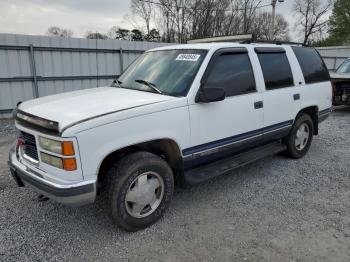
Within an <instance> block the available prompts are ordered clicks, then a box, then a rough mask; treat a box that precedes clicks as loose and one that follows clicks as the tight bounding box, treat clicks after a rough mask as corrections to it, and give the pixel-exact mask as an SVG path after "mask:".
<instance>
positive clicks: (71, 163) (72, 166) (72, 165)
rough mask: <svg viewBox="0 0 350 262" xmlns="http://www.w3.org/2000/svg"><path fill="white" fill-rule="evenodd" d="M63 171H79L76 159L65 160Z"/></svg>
mask: <svg viewBox="0 0 350 262" xmlns="http://www.w3.org/2000/svg"><path fill="white" fill-rule="evenodd" d="M63 169H64V170H67V171H74V170H77V162H76V161H75V158H63Z"/></svg>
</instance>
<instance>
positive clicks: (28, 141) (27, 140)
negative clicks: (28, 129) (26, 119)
mask: <svg viewBox="0 0 350 262" xmlns="http://www.w3.org/2000/svg"><path fill="white" fill-rule="evenodd" d="M20 136H21V138H22V139H23V142H24V143H23V152H24V154H26V155H27V156H29V157H30V158H33V159H35V160H37V161H39V157H38V150H37V148H36V141H35V136H33V135H31V134H28V133H25V132H21V135H20Z"/></svg>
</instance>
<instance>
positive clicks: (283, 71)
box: [254, 47, 302, 139]
mask: <svg viewBox="0 0 350 262" xmlns="http://www.w3.org/2000/svg"><path fill="white" fill-rule="evenodd" d="M254 50H255V53H256V55H257V58H258V61H259V63H260V66H261V71H262V75H263V81H264V83H263V85H264V86H265V91H264V92H263V102H264V129H263V132H264V136H265V138H271V139H279V138H281V137H283V136H285V135H287V134H288V132H289V130H290V128H291V126H292V124H293V121H294V119H295V117H296V115H297V114H298V112H299V110H300V106H301V105H300V85H301V84H302V83H301V82H300V80H298V77H297V75H298V73H295V74H294V71H295V70H294V69H293V68H292V65H293V66H294V63H290V59H289V58H290V57H291V54H287V52H286V49H285V48H282V47H256V48H255V49H254ZM288 51H291V50H288ZM292 58H293V57H292ZM294 76H295V77H294Z"/></svg>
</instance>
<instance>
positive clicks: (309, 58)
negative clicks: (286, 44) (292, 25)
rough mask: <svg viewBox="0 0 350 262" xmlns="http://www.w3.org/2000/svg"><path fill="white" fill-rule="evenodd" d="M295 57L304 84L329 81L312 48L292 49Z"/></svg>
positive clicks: (321, 61) (319, 59) (318, 56)
mask: <svg viewBox="0 0 350 262" xmlns="http://www.w3.org/2000/svg"><path fill="white" fill-rule="evenodd" d="M292 49H293V51H294V54H295V56H296V57H297V59H298V61H299V64H300V67H301V70H302V71H303V74H304V79H305V83H306V84H312V83H317V82H324V81H329V72H328V70H327V68H326V66H325V64H324V62H323V60H322V58H321V57H320V55H319V54H318V52H317V51H316V49H315V48H312V47H297V46H293V47H292Z"/></svg>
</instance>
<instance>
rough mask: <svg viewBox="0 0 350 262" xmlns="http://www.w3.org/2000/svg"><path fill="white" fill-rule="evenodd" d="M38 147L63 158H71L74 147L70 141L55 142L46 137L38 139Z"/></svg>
mask: <svg viewBox="0 0 350 262" xmlns="http://www.w3.org/2000/svg"><path fill="white" fill-rule="evenodd" d="M39 145H40V147H41V148H42V149H45V150H47V151H49V152H52V153H56V154H59V155H64V156H73V155H74V154H75V152H74V145H73V142H72V141H63V142H61V141H56V140H53V139H49V138H46V137H41V136H40V137H39Z"/></svg>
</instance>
